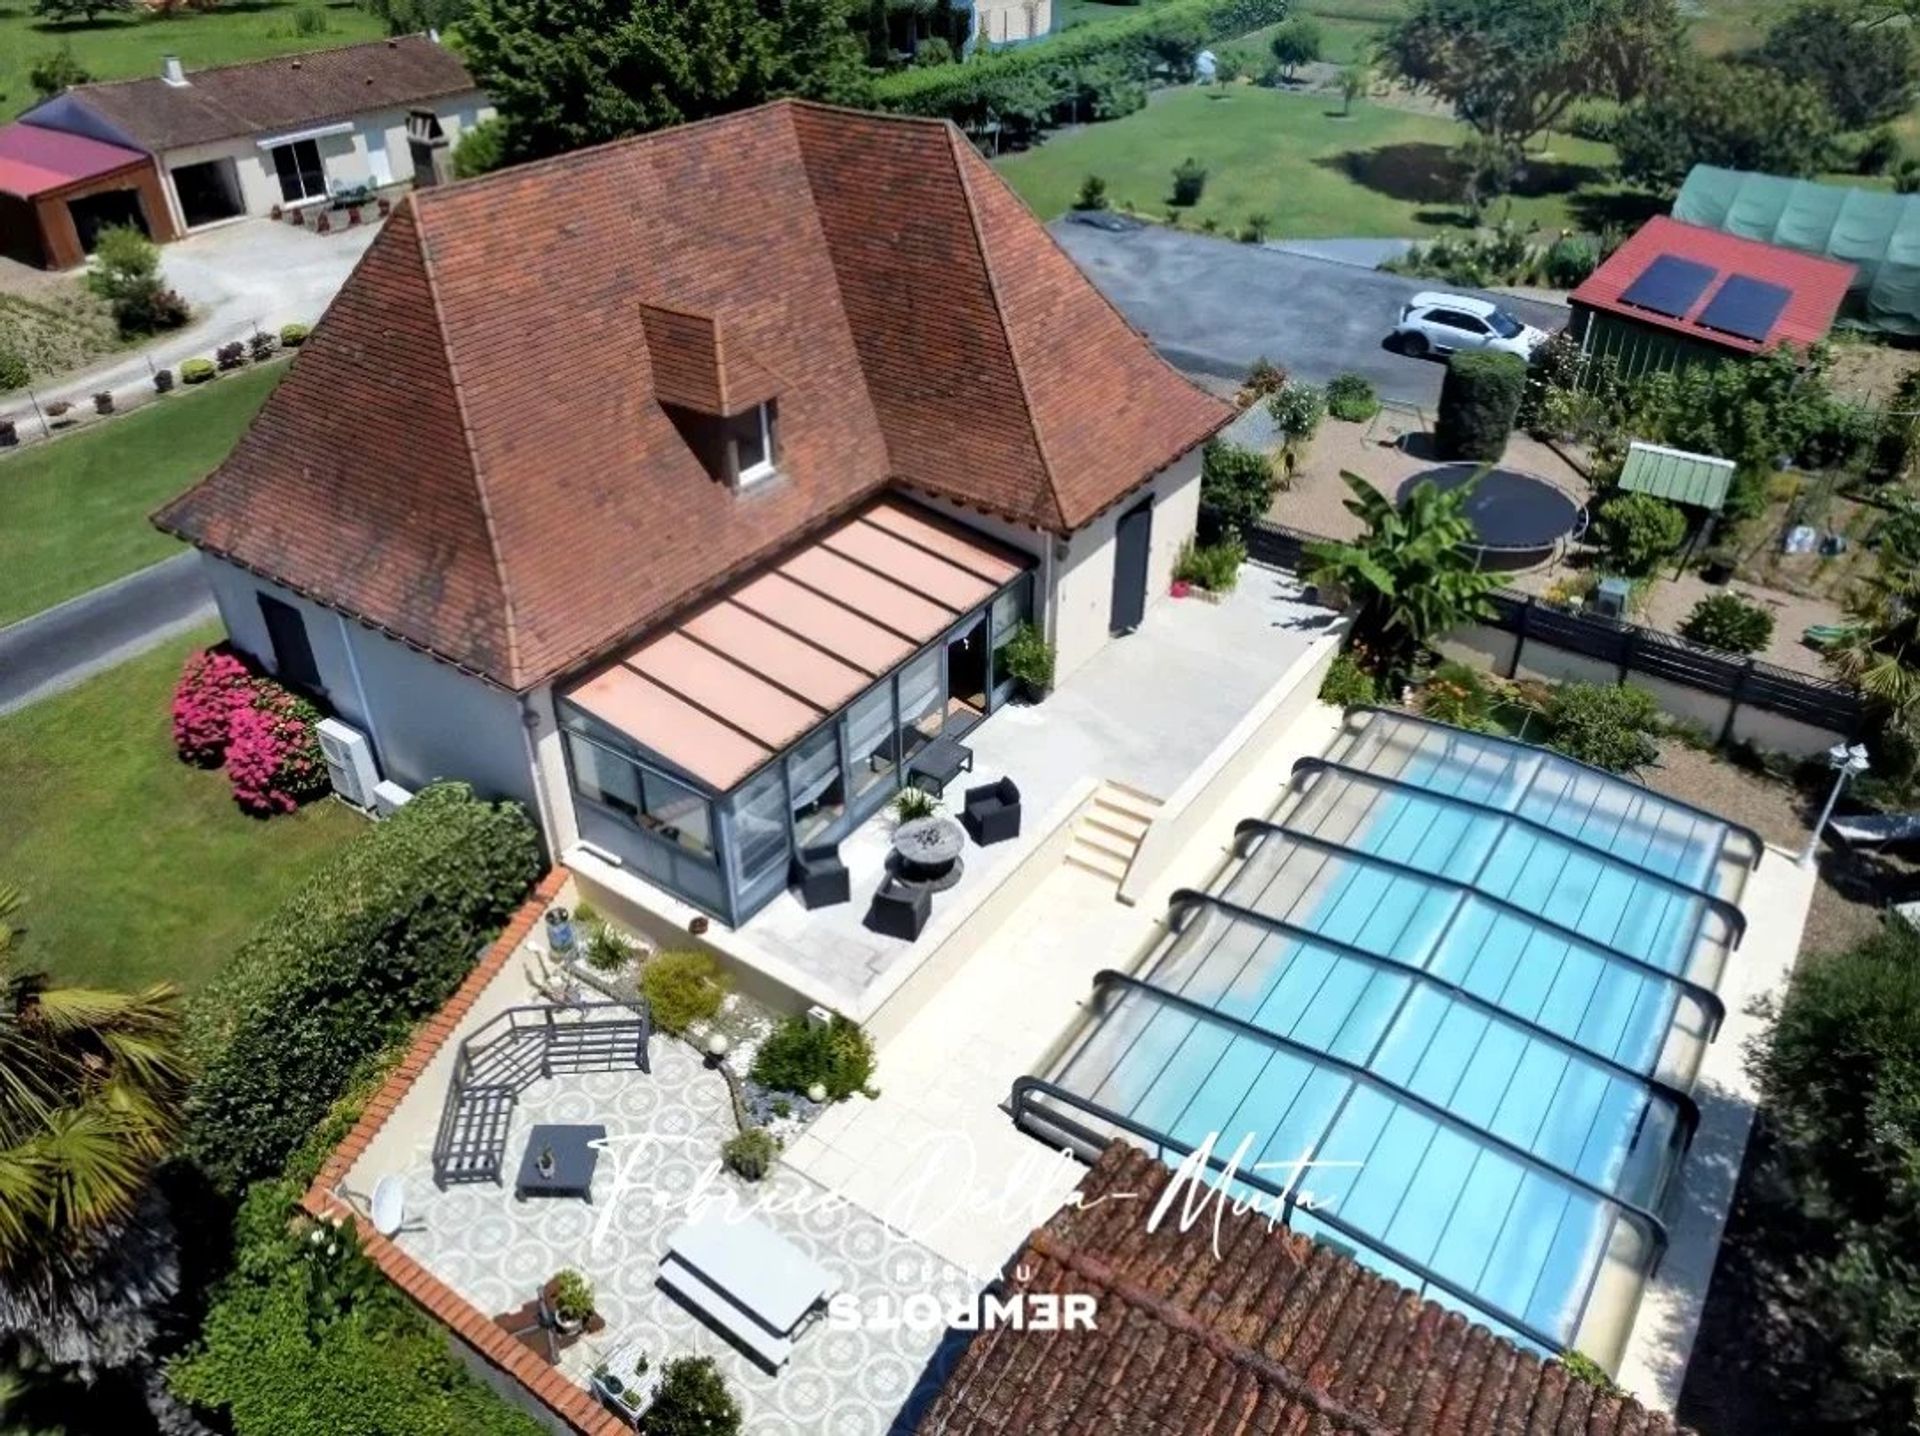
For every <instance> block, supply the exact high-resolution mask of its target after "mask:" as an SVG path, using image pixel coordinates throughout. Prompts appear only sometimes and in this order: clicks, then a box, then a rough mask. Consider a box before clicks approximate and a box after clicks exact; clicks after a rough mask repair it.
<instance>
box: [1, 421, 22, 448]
mask: <svg viewBox="0 0 1920 1436" xmlns="http://www.w3.org/2000/svg"><path fill="white" fill-rule="evenodd" d="M19 442H20V428H19V426H18V425H17V424H15V423H14V422H13V420H11V419H0V449H10V448H12V447H13V446H14V445H15V444H17V443H19Z"/></svg>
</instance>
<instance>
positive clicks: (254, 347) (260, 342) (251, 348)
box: [247, 330, 280, 364]
mask: <svg viewBox="0 0 1920 1436" xmlns="http://www.w3.org/2000/svg"><path fill="white" fill-rule="evenodd" d="M279 347H280V341H279V340H277V339H275V338H274V337H273V336H272V335H271V334H263V333H260V332H259V331H257V330H256V331H255V333H254V335H253V337H252V338H251V339H249V340H248V341H247V357H248V358H249V359H251V360H253V362H254V363H256V364H263V363H265V362H266V361H267V360H269V359H271V358H273V351H274V350H276V349H278V348H279Z"/></svg>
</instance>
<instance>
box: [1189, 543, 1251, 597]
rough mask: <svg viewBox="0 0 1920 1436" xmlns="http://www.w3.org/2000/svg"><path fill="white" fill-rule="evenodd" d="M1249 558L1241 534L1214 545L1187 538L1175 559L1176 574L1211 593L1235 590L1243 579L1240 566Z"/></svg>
mask: <svg viewBox="0 0 1920 1436" xmlns="http://www.w3.org/2000/svg"><path fill="white" fill-rule="evenodd" d="M1246 561H1247V546H1246V545H1245V544H1244V543H1242V542H1241V541H1240V539H1239V537H1238V535H1234V536H1232V537H1229V538H1223V539H1221V540H1220V542H1218V543H1211V544H1195V543H1194V542H1193V540H1192V539H1188V540H1187V541H1186V543H1184V544H1182V545H1181V546H1180V556H1179V557H1178V558H1177V559H1175V560H1174V565H1173V576H1174V578H1176V579H1179V580H1183V581H1185V582H1187V583H1193V584H1198V585H1199V586H1200V587H1201V588H1204V589H1206V590H1207V592H1209V593H1232V592H1233V589H1234V586H1235V585H1236V584H1238V583H1239V582H1240V565H1241V564H1243V563H1245V562H1246Z"/></svg>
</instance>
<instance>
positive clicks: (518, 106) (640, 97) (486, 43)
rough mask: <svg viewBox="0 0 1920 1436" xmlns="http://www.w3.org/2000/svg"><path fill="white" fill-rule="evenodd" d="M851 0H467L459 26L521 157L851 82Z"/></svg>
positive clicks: (850, 91) (824, 95) (839, 89)
mask: <svg viewBox="0 0 1920 1436" xmlns="http://www.w3.org/2000/svg"><path fill="white" fill-rule="evenodd" d="M858 3H859V0H475V3H474V8H473V12H472V14H471V15H470V16H469V18H468V20H467V22H466V24H465V25H464V26H463V28H462V34H463V36H464V37H465V40H466V46H467V59H468V62H469V65H470V67H471V68H472V70H473V72H474V76H475V78H476V79H477V80H478V81H479V83H480V84H481V85H482V86H484V87H485V88H486V90H487V91H488V92H489V93H490V94H491V95H492V96H493V100H494V104H495V106H496V107H497V108H498V110H499V112H500V115H501V116H502V118H503V119H504V120H505V122H506V145H505V152H506V157H507V158H508V159H509V160H523V159H533V158H538V157H540V156H543V155H551V154H558V153H561V152H563V151H566V150H571V149H577V148H579V147H580V146H582V145H591V144H597V143H599V142H601V141H604V140H611V139H617V138H619V137H621V136H622V135H631V134H638V133H640V132H642V131H645V130H654V129H660V128H662V127H663V126H666V125H676V124H680V123H683V122H685V121H687V120H697V119H702V118H704V117H706V116H709V115H717V114H724V113H726V112H728V111H731V110H738V109H744V108H746V107H747V106H750V105H756V104H759V103H761V102H762V101H764V100H769V99H774V98H777V97H779V96H782V95H804V96H809V97H812V98H816V99H845V98H850V97H852V96H855V95H857V93H858V92H859V88H860V84H861V82H862V79H863V77H864V74H865V71H864V68H863V66H862V64H861V60H862V55H863V45H862V42H861V39H860V36H859V34H857V33H856V30H855V27H854V25H853V20H854V16H855V6H856V5H857V4H858Z"/></svg>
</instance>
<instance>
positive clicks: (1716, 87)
mask: <svg viewBox="0 0 1920 1436" xmlns="http://www.w3.org/2000/svg"><path fill="white" fill-rule="evenodd" d="M1833 126H1834V121H1833V112H1832V111H1831V110H1830V109H1828V108H1827V102H1826V100H1825V98H1824V97H1823V96H1822V95H1821V94H1820V92H1819V91H1818V90H1816V89H1814V88H1813V86H1811V85H1807V84H1803V83H1801V82H1799V81H1796V80H1791V79H1789V78H1787V77H1786V76H1785V75H1783V74H1781V73H1780V72H1779V71H1778V70H1773V69H1769V68H1767V67H1765V66H1761V65H1742V64H1737V63H1735V62H1732V61H1728V60H1693V61H1690V62H1688V63H1685V64H1682V65H1680V66H1678V67H1676V68H1675V69H1674V71H1673V72H1672V73H1671V74H1670V75H1668V76H1667V77H1666V79H1665V80H1664V81H1663V82H1662V83H1661V85H1660V87H1659V88H1658V89H1657V90H1655V91H1654V92H1653V93H1651V94H1649V95H1648V96H1647V97H1646V98H1644V99H1642V100H1641V101H1640V102H1639V103H1637V104H1635V105H1632V106H1630V107H1629V108H1628V109H1627V111H1626V113H1625V114H1623V115H1622V116H1621V117H1620V123H1619V125H1618V127H1617V129H1616V131H1615V134H1614V147H1615V148H1616V149H1617V150H1618V151H1619V155H1620V173H1621V176H1622V177H1623V178H1625V179H1627V180H1628V181H1630V182H1631V183H1634V184H1637V185H1641V186H1643V187H1645V188H1647V189H1651V190H1656V191H1660V192H1666V191H1670V190H1674V189H1677V188H1678V187H1679V184H1680V181H1681V180H1683V179H1685V178H1686V176H1687V171H1688V170H1690V169H1692V168H1693V167H1694V166H1695V165H1697V164H1705V165H1721V166H1724V167H1726V168H1727V169H1737V170H1760V171H1763V172H1765V173H1768V174H1778V175H1812V174H1818V173H1819V172H1820V171H1821V170H1822V169H1823V168H1824V167H1825V166H1826V164H1827V160H1828V157H1829V155H1830V154H1831V152H1832V149H1833Z"/></svg>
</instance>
